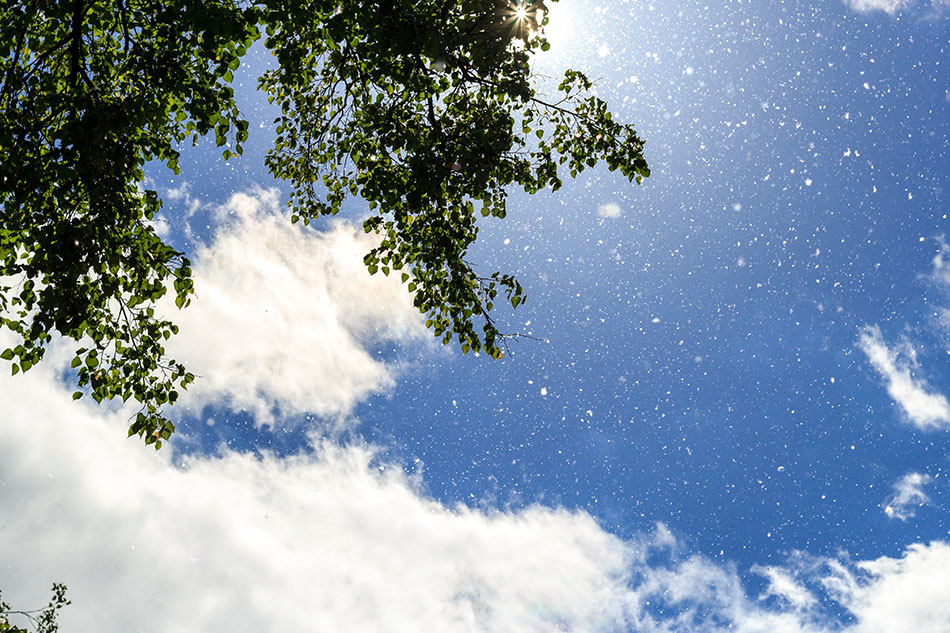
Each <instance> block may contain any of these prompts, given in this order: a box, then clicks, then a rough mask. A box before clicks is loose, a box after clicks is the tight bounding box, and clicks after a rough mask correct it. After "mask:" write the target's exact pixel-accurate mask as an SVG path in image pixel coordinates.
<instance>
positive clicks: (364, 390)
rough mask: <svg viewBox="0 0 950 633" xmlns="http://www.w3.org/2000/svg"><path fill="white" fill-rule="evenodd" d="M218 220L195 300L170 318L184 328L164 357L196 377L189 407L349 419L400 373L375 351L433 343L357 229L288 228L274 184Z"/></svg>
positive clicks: (233, 204) (241, 199) (198, 271)
mask: <svg viewBox="0 0 950 633" xmlns="http://www.w3.org/2000/svg"><path fill="white" fill-rule="evenodd" d="M192 212H193V209H192ZM216 216H217V218H216V220H217V223H218V225H219V226H218V231H217V233H216V234H215V236H214V238H213V241H212V242H211V243H210V244H207V245H204V246H199V247H198V249H197V251H196V253H195V257H194V262H193V263H194V276H195V287H196V293H197V296H196V297H195V299H194V300H193V302H192V305H191V306H190V307H189V308H188V309H186V310H183V311H181V312H178V311H175V313H174V314H172V315H171V318H172V319H173V320H174V321H175V322H176V323H178V324H179V325H180V327H181V331H180V334H179V335H178V336H177V337H175V338H173V339H172V341H171V344H170V345H169V352H170V353H171V355H172V356H173V357H175V358H176V359H178V360H180V361H182V362H184V363H185V364H186V365H187V366H188V367H189V369H190V370H191V371H193V372H194V373H195V374H198V375H199V376H200V379H199V381H198V382H197V384H196V385H195V386H194V387H193V388H191V389H190V391H189V392H188V394H187V396H186V398H185V399H184V400H183V402H182V404H183V405H184V406H194V407H199V408H200V407H201V406H203V405H206V404H211V403H216V404H225V405H227V406H229V407H230V408H232V409H235V410H241V409H247V410H249V411H251V412H252V413H253V415H254V416H255V418H256V419H257V420H258V421H259V422H272V421H273V412H274V411H275V410H279V411H280V412H281V413H282V414H284V415H285V416H292V415H296V414H302V413H315V414H318V415H322V416H335V415H340V414H345V413H346V412H348V411H349V410H350V408H351V407H352V406H353V404H354V403H355V402H357V401H359V400H360V399H362V398H364V397H365V396H366V395H367V394H370V393H373V392H377V391H382V390H386V389H389V388H391V387H392V386H393V384H394V379H395V375H396V372H397V371H398V368H397V367H396V366H395V365H394V364H392V363H391V362H384V361H383V360H382V356H381V355H378V354H374V353H372V351H371V350H372V349H374V348H376V349H383V348H387V349H391V348H395V347H397V346H402V348H403V350H404V349H405V344H407V343H412V344H415V345H425V344H426V343H427V342H428V339H429V336H428V335H427V334H425V329H424V327H423V325H422V319H421V317H420V315H419V313H418V311H417V310H416V309H415V308H414V307H413V306H412V299H411V297H410V296H409V294H408V293H407V292H406V290H405V287H404V286H402V285H401V284H400V283H399V280H398V279H397V278H395V277H393V278H388V277H385V276H383V275H381V274H379V275H375V276H370V275H369V273H368V272H367V271H366V268H365V266H364V265H363V255H365V254H366V253H367V252H368V251H369V250H370V249H371V248H372V246H373V242H372V238H371V237H370V236H367V235H365V234H364V233H363V232H362V230H358V229H357V228H356V227H354V226H352V225H351V224H348V223H345V222H337V223H335V224H333V225H332V226H331V228H330V229H329V230H327V231H324V232H318V231H314V230H311V229H305V228H302V227H299V226H293V225H291V224H290V222H289V221H288V219H287V218H286V217H285V216H283V215H282V214H281V213H280V211H279V204H278V199H277V194H276V192H275V191H263V190H258V191H254V192H251V193H242V194H237V195H235V196H233V197H232V198H231V199H230V200H229V201H228V202H227V203H226V204H225V205H223V206H221V207H220V208H218V209H217V210H216ZM389 356H392V354H390V355H389ZM403 357H405V354H403Z"/></svg>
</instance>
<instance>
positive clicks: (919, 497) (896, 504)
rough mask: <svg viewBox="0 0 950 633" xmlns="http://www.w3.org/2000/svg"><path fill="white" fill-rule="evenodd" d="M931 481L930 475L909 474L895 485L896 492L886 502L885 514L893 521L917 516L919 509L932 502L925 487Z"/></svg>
mask: <svg viewBox="0 0 950 633" xmlns="http://www.w3.org/2000/svg"><path fill="white" fill-rule="evenodd" d="M930 481H931V477H930V475H923V474H921V473H907V474H906V475H904V476H903V477H901V478H900V480H898V481H897V482H896V483H895V484H894V492H893V493H892V494H891V496H889V497H888V498H887V501H885V502H884V512H885V513H886V514H887V516H889V517H891V518H892V519H900V520H901V521H906V520H907V519H909V518H911V517H913V516H914V514H916V512H917V508H919V507H920V506H922V505H924V504H925V503H927V502H928V501H930V497H928V496H927V494H926V493H925V492H924V486H926V485H927V484H929V483H930Z"/></svg>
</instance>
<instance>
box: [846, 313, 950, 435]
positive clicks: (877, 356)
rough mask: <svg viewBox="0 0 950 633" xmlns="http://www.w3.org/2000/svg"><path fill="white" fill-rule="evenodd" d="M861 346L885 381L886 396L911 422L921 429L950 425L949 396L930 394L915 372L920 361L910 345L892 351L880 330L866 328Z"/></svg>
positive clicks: (862, 332)
mask: <svg viewBox="0 0 950 633" xmlns="http://www.w3.org/2000/svg"><path fill="white" fill-rule="evenodd" d="M858 347H859V348H860V349H861V351H863V352H864V353H865V355H867V357H868V360H869V361H870V362H871V365H872V366H873V367H874V369H876V370H877V371H878V373H879V374H881V377H882V378H884V382H885V383H886V385H887V393H888V394H889V395H890V396H891V398H893V399H894V401H895V402H896V403H897V404H898V405H899V406H900V408H901V410H902V411H903V412H904V414H905V415H906V416H907V418H908V419H909V420H910V421H911V422H913V423H914V424H915V425H917V426H918V427H920V428H922V429H928V428H947V427H948V426H950V402H948V401H947V397H946V396H944V395H943V394H940V393H935V392H933V391H930V389H929V387H928V385H927V383H926V382H925V381H924V380H922V379H920V378H917V377H915V376H914V375H913V373H912V372H913V371H914V370H916V369H917V360H916V356H915V354H914V350H913V348H912V347H911V346H909V345H903V346H899V347H897V348H890V347H888V345H887V343H886V342H884V339H883V337H882V336H881V330H880V329H879V328H877V327H865V328H864V329H862V331H861V334H860V336H859V338H858Z"/></svg>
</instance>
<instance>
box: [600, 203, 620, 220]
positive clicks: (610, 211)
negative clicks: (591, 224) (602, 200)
mask: <svg viewBox="0 0 950 633" xmlns="http://www.w3.org/2000/svg"><path fill="white" fill-rule="evenodd" d="M597 215H599V216H600V217H602V218H619V217H620V205H618V204H617V203H616V202H608V203H607V204H602V205H600V206H599V207H597Z"/></svg>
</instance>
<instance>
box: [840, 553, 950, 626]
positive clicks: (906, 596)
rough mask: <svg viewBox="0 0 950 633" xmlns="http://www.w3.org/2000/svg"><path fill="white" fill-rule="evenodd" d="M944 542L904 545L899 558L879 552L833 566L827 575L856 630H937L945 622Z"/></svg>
mask: <svg viewBox="0 0 950 633" xmlns="http://www.w3.org/2000/svg"><path fill="white" fill-rule="evenodd" d="M948 570H950V544H948V543H944V542H939V541H935V542H933V543H930V544H929V545H924V544H915V545H912V546H910V547H909V548H908V549H907V551H906V552H905V553H904V556H903V557H901V558H889V557H882V558H879V559H877V560H873V561H865V562H861V563H858V564H857V565H856V570H855V571H846V570H844V569H843V568H840V567H839V568H838V570H837V576H836V577H833V578H830V579H828V584H829V585H830V584H831V582H834V585H833V586H835V587H836V588H837V589H838V592H839V594H838V599H840V600H841V601H842V602H844V603H845V604H847V605H848V609H849V610H850V611H851V612H852V613H853V614H854V616H855V617H856V618H857V621H858V627H857V628H858V630H859V631H860V633H893V632H894V631H914V632H915V633H923V632H927V633H939V632H941V631H946V630H947V623H948V622H950V601H948V600H947V596H950V572H948Z"/></svg>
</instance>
